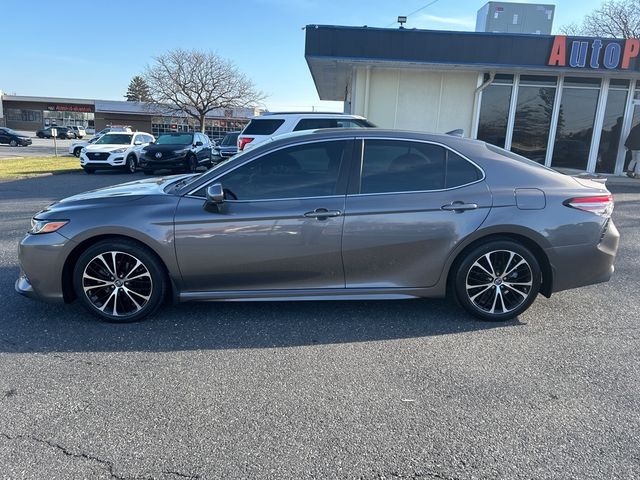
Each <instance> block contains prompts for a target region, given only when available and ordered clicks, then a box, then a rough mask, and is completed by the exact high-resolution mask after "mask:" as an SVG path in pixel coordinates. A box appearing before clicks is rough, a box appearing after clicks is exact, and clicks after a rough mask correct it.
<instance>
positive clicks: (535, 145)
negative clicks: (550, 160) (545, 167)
mask: <svg viewBox="0 0 640 480" xmlns="http://www.w3.org/2000/svg"><path fill="white" fill-rule="evenodd" d="M526 77H527V78H525V76H524V75H523V80H522V83H525V82H526V83H525V84H522V83H521V85H520V88H519V89H518V101H517V104H516V114H515V122H514V125H513V138H512V140H511V150H512V151H513V152H515V153H517V154H519V155H522V156H523V157H527V158H529V159H531V160H534V161H536V162H538V163H544V160H545V157H546V155H547V141H548V140H549V127H550V126H551V116H552V113H553V103H554V100H555V97H556V87H555V77H552V78H549V77H539V78H535V79H531V78H528V77H529V76H526ZM543 85H548V86H543ZM552 85H553V86H552Z"/></svg>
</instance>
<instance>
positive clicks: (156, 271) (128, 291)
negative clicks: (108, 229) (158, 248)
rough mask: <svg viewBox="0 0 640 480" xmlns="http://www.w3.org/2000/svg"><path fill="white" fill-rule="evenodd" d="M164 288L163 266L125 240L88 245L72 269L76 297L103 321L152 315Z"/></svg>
mask: <svg viewBox="0 0 640 480" xmlns="http://www.w3.org/2000/svg"><path fill="white" fill-rule="evenodd" d="M137 262H140V264H137ZM136 265H138V266H136ZM128 277H130V278H131V280H129V281H127V278H128ZM166 285H167V280H166V274H165V270H164V267H163V265H162V264H161V262H160V260H159V259H158V258H157V257H156V256H155V254H153V252H151V251H150V250H149V249H148V248H146V247H144V246H143V245H140V244H138V243H136V242H134V241H131V240H127V239H116V240H103V241H101V242H98V243H96V244H95V245H92V246H90V247H89V248H87V249H86V250H85V251H84V252H83V253H82V254H81V255H80V257H79V258H78V261H77V262H76V264H75V266H74V269H73V288H74V290H75V293H76V296H77V297H78V298H79V299H80V302H81V303H82V304H83V305H84V307H85V308H87V309H88V310H89V311H90V312H91V313H93V314H94V315H95V316H97V317H98V318H100V319H101V320H103V321H106V322H113V323H129V322H136V321H139V320H142V319H143V318H145V317H148V316H149V315H151V314H153V313H154V312H155V311H156V310H157V309H158V308H159V307H160V305H162V302H163V300H164V298H165V293H166ZM85 289H86V290H85ZM85 292H86V293H85Z"/></svg>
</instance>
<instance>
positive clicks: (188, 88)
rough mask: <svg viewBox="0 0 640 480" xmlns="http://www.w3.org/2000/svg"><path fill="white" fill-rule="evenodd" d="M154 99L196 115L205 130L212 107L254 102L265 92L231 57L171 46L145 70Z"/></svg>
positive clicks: (228, 106)
mask: <svg viewBox="0 0 640 480" xmlns="http://www.w3.org/2000/svg"><path fill="white" fill-rule="evenodd" d="M144 79H145V80H146V81H147V84H148V85H149V88H150V90H151V95H152V97H153V99H154V100H155V101H156V102H158V103H162V104H165V105H166V106H167V107H168V108H170V109H174V110H178V111H181V112H184V113H185V114H187V115H188V116H190V117H192V118H194V119H196V120H197V121H198V122H199V124H200V130H201V131H202V132H204V129H205V118H206V116H207V114H208V113H209V112H211V111H212V110H215V109H218V108H222V109H228V108H239V107H250V106H255V105H256V104H257V103H258V102H260V101H261V100H262V99H263V98H264V95H263V94H262V92H259V91H258V90H256V88H255V86H254V85H253V82H252V81H251V80H250V79H249V78H247V77H246V76H245V75H244V74H242V73H241V72H240V71H239V70H238V68H237V67H236V66H235V65H234V64H233V63H232V62H230V61H229V60H226V59H224V58H222V57H220V56H218V55H217V54H215V53H212V52H201V51H197V50H188V51H185V50H182V49H176V50H171V51H169V52H167V53H165V54H164V55H161V56H159V57H155V58H154V63H153V64H152V65H151V66H148V67H147V68H146V70H145V73H144Z"/></svg>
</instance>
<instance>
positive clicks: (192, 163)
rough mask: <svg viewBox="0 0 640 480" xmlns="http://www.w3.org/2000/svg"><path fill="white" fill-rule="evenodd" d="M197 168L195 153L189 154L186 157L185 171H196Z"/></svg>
mask: <svg viewBox="0 0 640 480" xmlns="http://www.w3.org/2000/svg"><path fill="white" fill-rule="evenodd" d="M197 170H198V159H197V158H196V156H195V155H189V156H188V157H187V164H186V171H187V172H189V173H196V171H197Z"/></svg>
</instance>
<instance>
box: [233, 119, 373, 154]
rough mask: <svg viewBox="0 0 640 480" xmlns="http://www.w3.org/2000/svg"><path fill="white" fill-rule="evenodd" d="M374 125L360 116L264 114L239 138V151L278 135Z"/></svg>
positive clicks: (253, 121)
mask: <svg viewBox="0 0 640 480" xmlns="http://www.w3.org/2000/svg"><path fill="white" fill-rule="evenodd" d="M372 127H375V125H374V124H372V123H371V122H369V121H367V119H366V118H364V117H360V116H358V115H347V114H344V113H319V112H282V113H263V114H262V115H260V116H258V117H254V118H252V119H251V120H250V121H249V123H248V124H247V126H246V127H244V129H243V130H242V133H240V135H239V136H238V150H239V151H242V150H244V149H245V148H253V147H255V146H257V145H259V144H260V143H262V142H264V141H265V140H267V139H269V138H271V137H274V136H276V135H282V134H284V133H289V132H299V131H302V130H317V129H320V128H372Z"/></svg>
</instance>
